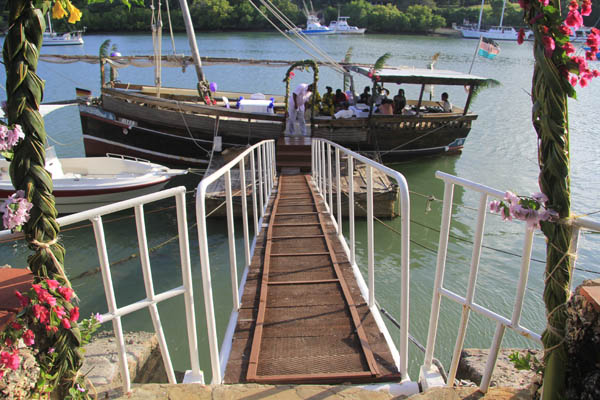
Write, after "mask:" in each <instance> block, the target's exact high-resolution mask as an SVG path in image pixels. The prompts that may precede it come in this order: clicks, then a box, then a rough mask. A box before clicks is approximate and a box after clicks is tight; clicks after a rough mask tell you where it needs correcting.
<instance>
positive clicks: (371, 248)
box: [367, 165, 375, 307]
mask: <svg viewBox="0 0 600 400" xmlns="http://www.w3.org/2000/svg"><path fill="white" fill-rule="evenodd" d="M367 249H368V250H367V251H368V258H369V307H373V306H374V305H375V238H374V231H373V167H371V166H370V165H367Z"/></svg>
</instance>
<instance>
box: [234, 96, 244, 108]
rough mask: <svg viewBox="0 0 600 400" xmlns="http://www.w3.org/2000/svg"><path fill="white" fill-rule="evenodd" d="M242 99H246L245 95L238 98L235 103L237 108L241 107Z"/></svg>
mask: <svg viewBox="0 0 600 400" xmlns="http://www.w3.org/2000/svg"><path fill="white" fill-rule="evenodd" d="M242 100H244V96H240V98H239V99H238V100H237V104H236V105H235V108H238V109H239V108H240V103H241V102H242Z"/></svg>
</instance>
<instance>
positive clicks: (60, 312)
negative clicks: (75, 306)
mask: <svg viewBox="0 0 600 400" xmlns="http://www.w3.org/2000/svg"><path fill="white" fill-rule="evenodd" d="M52 311H54V313H55V314H56V316H57V317H58V318H59V319H62V318H63V317H64V316H65V315H67V312H66V311H65V308H64V307H63V306H56V307H54V308H53V309H52Z"/></svg>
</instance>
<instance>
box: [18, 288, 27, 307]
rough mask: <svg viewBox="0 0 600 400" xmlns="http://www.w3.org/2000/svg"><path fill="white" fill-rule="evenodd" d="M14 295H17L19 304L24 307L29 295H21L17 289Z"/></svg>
mask: <svg viewBox="0 0 600 400" xmlns="http://www.w3.org/2000/svg"><path fill="white" fill-rule="evenodd" d="M15 296H17V298H18V299H19V302H20V303H21V306H23V307H26V306H27V305H28V304H29V301H30V300H29V297H27V296H23V295H22V294H21V292H19V291H18V290H15Z"/></svg>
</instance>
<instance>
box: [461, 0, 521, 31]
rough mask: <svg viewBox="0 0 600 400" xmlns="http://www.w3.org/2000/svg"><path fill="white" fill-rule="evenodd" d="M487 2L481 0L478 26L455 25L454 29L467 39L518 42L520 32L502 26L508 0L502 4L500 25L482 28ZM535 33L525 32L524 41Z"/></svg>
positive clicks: (510, 27)
mask: <svg viewBox="0 0 600 400" xmlns="http://www.w3.org/2000/svg"><path fill="white" fill-rule="evenodd" d="M484 3H485V0H481V8H480V9H479V20H478V21H477V24H471V23H468V22H466V23H464V24H463V25H458V26H456V25H454V24H453V26H452V27H453V28H454V29H455V30H457V31H460V33H461V34H462V37H464V38H467V39H479V38H480V37H482V36H483V37H486V38H488V39H493V40H517V39H518V38H519V31H517V30H516V29H515V28H513V27H512V26H502V21H503V20H504V8H505V6H506V0H504V2H503V3H502V13H501V14H500V25H498V26H492V27H490V28H482V27H481V19H482V17H483V5H484ZM532 34H533V32H531V30H529V29H527V30H524V39H525V40H527V39H528V38H529V36H531V35H532Z"/></svg>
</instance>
